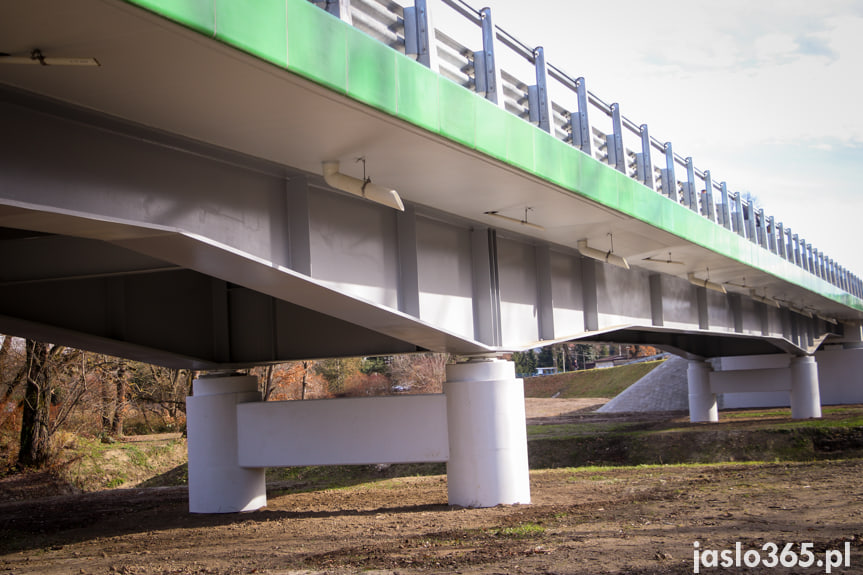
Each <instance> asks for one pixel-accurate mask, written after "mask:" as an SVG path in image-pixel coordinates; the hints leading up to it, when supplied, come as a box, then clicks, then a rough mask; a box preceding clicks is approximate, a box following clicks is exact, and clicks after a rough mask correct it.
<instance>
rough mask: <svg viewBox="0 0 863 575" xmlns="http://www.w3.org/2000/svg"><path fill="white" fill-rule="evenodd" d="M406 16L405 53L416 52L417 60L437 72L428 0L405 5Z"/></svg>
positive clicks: (432, 25)
mask: <svg viewBox="0 0 863 575" xmlns="http://www.w3.org/2000/svg"><path fill="white" fill-rule="evenodd" d="M340 1H341V0H340ZM404 18H405V54H415V55H416V57H417V62H419V63H420V64H423V65H424V66H426V67H428V68H431V69H432V70H434V71H435V72H437V69H438V66H437V49H436V47H435V36H434V24H433V21H432V17H431V12H430V10H429V6H428V2H427V0H414V5H413V6H408V7H405V9H404Z"/></svg>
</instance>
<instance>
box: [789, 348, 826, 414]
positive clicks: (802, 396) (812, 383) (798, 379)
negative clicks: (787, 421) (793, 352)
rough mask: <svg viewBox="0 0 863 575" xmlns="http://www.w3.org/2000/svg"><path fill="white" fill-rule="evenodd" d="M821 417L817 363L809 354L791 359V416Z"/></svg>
mask: <svg viewBox="0 0 863 575" xmlns="http://www.w3.org/2000/svg"><path fill="white" fill-rule="evenodd" d="M813 417H821V394H820V392H819V389H818V364H817V363H816V362H815V358H814V357H813V356H811V355H805V356H802V357H795V358H793V359H792V360H791V418H792V419H809V418H813Z"/></svg>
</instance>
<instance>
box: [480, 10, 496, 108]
mask: <svg viewBox="0 0 863 575" xmlns="http://www.w3.org/2000/svg"><path fill="white" fill-rule="evenodd" d="M479 19H480V27H481V28H482V51H481V52H474V53H473V67H474V77H475V81H476V91H477V92H480V93H482V94H484V95H485V99H486V100H488V101H489V102H494V103H495V104H497V103H499V102H500V69H499V68H498V66H497V64H496V63H495V59H494V25H493V24H492V22H491V8H483V9H482V10H480V11H479Z"/></svg>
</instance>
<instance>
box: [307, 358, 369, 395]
mask: <svg viewBox="0 0 863 575" xmlns="http://www.w3.org/2000/svg"><path fill="white" fill-rule="evenodd" d="M359 371H360V360H359V359H357V358H355V357H353V358H335V359H323V360H321V361H319V362H318V363H317V364H316V365H315V372H316V373H318V374H319V375H320V376H321V377H323V378H324V379H325V380H326V382H327V389H328V390H329V392H330V393H331V394H333V395H340V394H342V393H344V391H345V384H346V383H347V381H348V380H349V379H350V378H351V377H352V376H353V375H355V374H357V373H359Z"/></svg>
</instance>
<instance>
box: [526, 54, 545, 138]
mask: <svg viewBox="0 0 863 575" xmlns="http://www.w3.org/2000/svg"><path fill="white" fill-rule="evenodd" d="M533 64H534V67H535V68H536V84H534V85H533V86H528V87H527V100H528V112H529V113H530V121H531V122H532V123H534V124H536V125H537V126H539V127H540V129H542V130H545V131H546V132H551V113H550V109H551V106H549V104H548V75H547V74H546V70H545V50H544V49H543V47H542V46H539V47H537V48H535V49H534V51H533Z"/></svg>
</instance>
